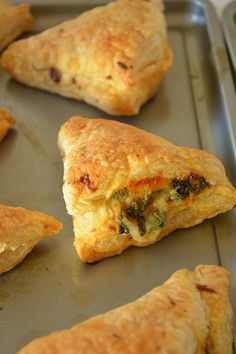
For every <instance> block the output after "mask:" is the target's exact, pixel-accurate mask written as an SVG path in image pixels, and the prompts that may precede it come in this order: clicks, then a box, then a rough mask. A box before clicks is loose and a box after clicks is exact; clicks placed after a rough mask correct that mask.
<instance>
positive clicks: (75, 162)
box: [58, 117, 236, 262]
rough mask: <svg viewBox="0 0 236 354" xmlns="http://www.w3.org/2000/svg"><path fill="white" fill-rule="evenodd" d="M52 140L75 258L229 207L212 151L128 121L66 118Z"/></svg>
mask: <svg viewBox="0 0 236 354" xmlns="http://www.w3.org/2000/svg"><path fill="white" fill-rule="evenodd" d="M58 142H59V148H60V150H61V152H62V155H64V186H63V192H64V199H65V202H66V206H67V210H68V212H69V214H70V215H72V217H73V224H74V233H75V247H76V249H77V252H78V254H79V256H80V258H81V260H82V261H85V262H93V261H96V260H99V259H102V258H104V257H108V256H112V255H115V254H119V253H121V252H122V251H123V250H124V249H125V248H127V247H129V246H131V245H135V246H147V245H149V244H152V243H154V242H156V241H158V240H160V239H161V238H163V237H164V236H165V235H167V234H169V233H170V232H172V231H173V230H175V229H177V228H183V227H189V226H192V225H195V224H198V223H200V222H202V221H203V220H204V219H207V218H211V217H213V216H215V215H217V214H218V213H222V212H225V211H227V210H229V209H231V208H232V207H233V206H234V205H235V204H236V190H235V189H234V187H233V186H232V185H231V184H230V182H229V181H228V179H227V177H226V174H225V170H224V167H223V165H222V164H221V162H220V161H219V160H217V159H216V158H215V157H214V156H211V155H209V154H207V153H206V152H204V151H201V150H197V149H191V148H185V147H178V146H175V145H173V144H171V143H170V142H168V141H166V140H164V139H162V138H160V137H158V136H155V135H153V134H150V133H147V132H145V131H143V130H140V129H138V128H136V127H134V126H131V125H126V124H123V123H119V122H115V121H112V120H104V119H86V118H83V117H72V118H71V119H69V120H68V121H67V122H66V123H65V124H64V125H63V126H62V127H61V129H60V132H59V140H58Z"/></svg>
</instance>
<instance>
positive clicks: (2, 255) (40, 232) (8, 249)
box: [0, 205, 62, 274]
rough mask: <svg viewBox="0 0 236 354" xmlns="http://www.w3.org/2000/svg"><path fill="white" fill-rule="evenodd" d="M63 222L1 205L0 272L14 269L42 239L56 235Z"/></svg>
mask: <svg viewBox="0 0 236 354" xmlns="http://www.w3.org/2000/svg"><path fill="white" fill-rule="evenodd" d="M61 228H62V224H61V223H60V222H58V221H57V220H56V219H54V218H53V217H52V216H49V215H46V214H43V213H40V212H38V211H30V210H27V209H24V208H13V207H10V206H6V205H0V274H2V273H4V272H6V271H8V270H10V269H12V268H13V267H14V266H15V265H17V264H18V263H19V262H21V261H22V259H23V258H24V257H25V256H26V255H27V254H28V253H29V252H30V251H31V250H32V248H33V247H34V246H35V245H36V243H38V242H39V241H40V240H41V239H43V238H45V237H47V236H54V235H56V234H57V233H58V232H59V231H60V230H61Z"/></svg>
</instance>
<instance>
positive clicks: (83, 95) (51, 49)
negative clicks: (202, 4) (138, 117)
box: [1, 0, 172, 115]
mask: <svg viewBox="0 0 236 354" xmlns="http://www.w3.org/2000/svg"><path fill="white" fill-rule="evenodd" d="M171 62H172V53H171V50H170V48H169V45H168V41H167V34H166V24H165V18H164V15H163V4H162V0H148V1H143V0H117V1H114V2H111V3H109V4H108V5H106V6H101V7H97V8H95V9H92V10H90V11H87V12H85V13H83V14H81V15H80V16H78V17H77V18H75V19H72V20H69V21H67V22H64V23H62V24H59V25H57V26H55V27H52V28H50V29H48V30H46V31H44V32H42V33H41V34H39V35H36V36H32V37H31V38H27V39H23V40H20V41H18V42H16V43H14V44H12V45H11V46H10V47H9V48H8V49H7V50H6V51H5V52H4V53H3V55H2V59H1V65H2V67H3V68H4V69H5V70H6V71H8V73H9V74H10V75H11V76H13V77H14V78H15V79H17V80H19V81H21V82H23V83H25V84H27V85H30V86H33V87H38V88H41V89H44V90H48V91H50V92H54V93H58V94H60V95H63V96H67V97H72V98H75V99H78V100H83V101H86V102H87V103H89V104H92V105H94V106H96V107H98V108H100V109H102V110H104V111H106V112H108V113H110V114H116V115H121V114H122V115H134V114H137V113H138V112H139V110H140V107H141V105H142V104H143V103H144V102H146V101H147V100H148V99H149V98H150V97H152V96H153V95H154V93H155V92H156V91H157V89H158V87H159V84H160V81H161V79H162V77H163V75H164V73H165V72H166V70H167V69H168V68H169V67H170V65H171Z"/></svg>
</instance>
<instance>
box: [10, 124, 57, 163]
mask: <svg viewBox="0 0 236 354" xmlns="http://www.w3.org/2000/svg"><path fill="white" fill-rule="evenodd" d="M16 125H17V127H18V129H19V130H20V131H21V133H22V134H23V135H24V136H25V137H26V139H27V140H28V141H29V143H30V144H31V145H32V146H33V147H34V149H35V150H37V151H38V153H39V154H40V155H42V156H43V157H45V158H46V159H47V160H48V161H49V162H50V163H51V165H53V166H54V167H55V168H56V169H60V167H61V166H60V164H59V163H58V162H57V161H55V160H54V159H53V158H52V156H51V155H50V154H48V152H47V150H45V148H44V146H42V144H41V143H40V141H39V140H38V139H37V137H36V136H35V134H34V133H33V132H32V131H31V130H30V129H29V128H27V127H26V126H25V124H23V123H22V122H19V121H17V124H16Z"/></svg>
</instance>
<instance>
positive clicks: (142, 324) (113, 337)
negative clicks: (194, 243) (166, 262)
mask: <svg viewBox="0 0 236 354" xmlns="http://www.w3.org/2000/svg"><path fill="white" fill-rule="evenodd" d="M228 288H229V273H228V272H227V271H226V270H225V269H224V268H221V267H218V266H214V265H213V266H211V265H209V266H208V265H200V266H198V267H196V269H195V271H194V272H190V271H188V270H186V269H181V270H179V271H177V272H176V273H174V274H173V275H172V276H171V277H170V278H169V279H168V280H167V281H166V282H165V283H164V284H163V285H161V286H159V287H157V288H155V289H153V290H152V291H150V292H149V293H147V294H146V295H144V296H143V297H141V298H139V299H138V300H136V301H134V302H132V303H130V304H128V305H125V306H122V307H120V308H117V309H115V310H112V311H110V312H107V313H105V314H102V315H99V316H96V317H93V318H91V319H89V320H87V321H85V322H82V323H80V324H77V325H76V326H74V327H72V328H71V329H70V330H64V331H61V332H55V333H52V334H50V335H48V336H45V337H42V338H39V339H36V340H34V341H33V342H31V343H30V344H28V345H26V346H25V347H24V348H23V349H22V350H20V351H19V352H18V354H54V353H56V354H143V353H145V354H164V353H165V354H205V353H206V352H207V353H208V354H231V353H232V333H231V327H232V309H231V305H230V303H229V297H228Z"/></svg>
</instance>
